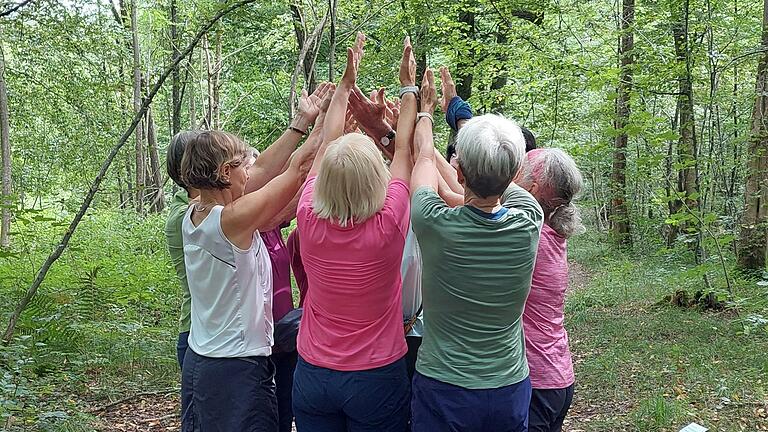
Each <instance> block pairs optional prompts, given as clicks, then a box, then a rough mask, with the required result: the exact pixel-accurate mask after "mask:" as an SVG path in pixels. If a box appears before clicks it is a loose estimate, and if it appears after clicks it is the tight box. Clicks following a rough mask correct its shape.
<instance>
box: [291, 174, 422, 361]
mask: <svg viewBox="0 0 768 432" xmlns="http://www.w3.org/2000/svg"><path fill="white" fill-rule="evenodd" d="M314 186H315V177H314V176H313V177H310V178H309V179H307V182H306V184H305V187H304V191H303V192H302V194H301V198H300V199H299V206H298V210H297V212H296V220H297V224H298V228H297V229H298V230H299V235H300V237H301V258H302V261H303V263H304V270H305V271H306V273H307V279H308V281H309V290H308V291H307V295H306V299H305V302H304V315H303V316H302V318H301V326H300V327H299V338H298V351H299V354H301V357H302V358H304V360H306V361H307V362H308V363H310V364H313V365H315V366H319V367H324V368H328V369H334V370H339V371H357V370H367V369H373V368H377V367H381V366H386V365H388V364H390V363H393V362H394V361H396V360H398V359H400V358H401V357H403V356H404V355H405V353H406V352H407V351H408V347H407V346H406V344H405V337H404V336H403V307H402V300H401V286H402V284H401V281H400V262H401V260H402V258H403V247H404V246H405V237H406V234H407V233H408V223H409V217H410V198H409V192H408V185H406V184H405V182H403V181H402V180H397V179H393V180H392V181H390V183H389V186H388V187H387V197H386V200H385V201H384V207H383V208H382V209H381V210H379V212H378V213H376V214H375V215H373V216H371V217H370V218H368V219H367V220H366V221H364V222H363V223H360V224H354V225H353V224H350V225H349V226H347V227H341V226H339V225H338V224H337V223H335V222H330V221H329V220H327V219H320V218H318V217H317V215H316V214H315V213H314V212H313V209H312V195H313V191H314V189H315V187H314Z"/></svg>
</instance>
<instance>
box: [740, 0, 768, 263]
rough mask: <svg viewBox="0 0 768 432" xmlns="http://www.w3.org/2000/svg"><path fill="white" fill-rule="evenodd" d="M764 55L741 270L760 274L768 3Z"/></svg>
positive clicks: (765, 234)
mask: <svg viewBox="0 0 768 432" xmlns="http://www.w3.org/2000/svg"><path fill="white" fill-rule="evenodd" d="M761 48H762V53H761V55H760V60H759V63H758V65H757V80H756V84H755V91H756V93H755V103H754V106H753V107H752V122H751V123H752V128H751V131H750V137H749V149H748V151H747V154H748V162H747V178H746V182H745V187H744V213H743V214H742V216H741V236H740V240H741V241H740V245H739V257H738V263H739V267H741V268H742V269H745V270H751V271H760V270H765V268H766V261H767V260H766V254H768V0H764V2H763V31H762V46H761Z"/></svg>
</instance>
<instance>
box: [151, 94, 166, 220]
mask: <svg viewBox="0 0 768 432" xmlns="http://www.w3.org/2000/svg"><path fill="white" fill-rule="evenodd" d="M147 144H148V146H149V165H150V167H151V173H152V175H151V177H150V178H151V180H152V189H153V193H152V210H153V211H154V212H155V213H160V212H161V211H163V208H165V195H164V194H163V173H162V171H160V156H159V155H158V152H157V134H156V133H155V119H154V116H153V115H152V109H148V110H147Z"/></svg>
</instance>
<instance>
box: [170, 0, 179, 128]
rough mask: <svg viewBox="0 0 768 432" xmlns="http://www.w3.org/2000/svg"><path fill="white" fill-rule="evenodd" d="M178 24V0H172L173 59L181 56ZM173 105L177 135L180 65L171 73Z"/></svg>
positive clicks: (172, 126) (172, 119)
mask: <svg viewBox="0 0 768 432" xmlns="http://www.w3.org/2000/svg"><path fill="white" fill-rule="evenodd" d="M178 25H179V24H178V16H177V9H176V0H171V59H175V58H176V57H178V56H179V31H178ZM171 106H172V110H173V112H172V114H171V135H176V134H177V133H179V131H180V130H181V80H180V77H179V66H178V65H177V66H176V67H175V68H173V73H172V74H171Z"/></svg>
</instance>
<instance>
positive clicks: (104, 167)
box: [3, 0, 256, 344]
mask: <svg viewBox="0 0 768 432" xmlns="http://www.w3.org/2000/svg"><path fill="white" fill-rule="evenodd" d="M255 1H256V0H239V1H237V2H235V3H232V4H230V5H229V6H226V7H224V8H223V9H221V10H219V12H218V13H216V15H214V16H213V18H211V19H210V20H209V21H208V22H207V23H205V25H203V27H202V28H201V29H200V31H198V32H197V35H195V37H194V38H193V39H192V41H191V42H190V43H189V45H187V47H186V48H185V49H184V50H183V51H182V52H180V53H179V55H178V56H176V58H174V59H173V61H172V62H171V64H170V65H168V66H167V67H166V69H165V71H163V73H162V75H160V77H159V78H158V79H157V82H156V83H155V85H154V86H152V89H151V90H150V91H149V93H148V94H147V97H146V98H144V101H143V102H142V104H141V108H140V109H139V111H138V112H137V113H136V114H135V115H134V117H133V121H132V122H131V125H130V126H129V127H128V129H127V130H126V131H125V132H123V135H122V136H121V137H120V140H119V141H118V142H117V144H115V146H114V147H112V150H110V152H109V154H108V155H107V158H106V160H104V163H102V164H101V168H100V169H99V173H98V175H97V176H96V178H95V179H94V180H93V183H91V187H90V189H89V190H88V194H87V195H86V196H85V200H84V201H83V204H82V205H81V206H80V210H79V211H78V212H77V214H76V215H75V218H74V219H72V222H71V223H70V224H69V227H68V228H67V231H66V232H65V233H64V236H63V237H62V239H61V241H60V242H59V244H58V245H56V248H55V249H54V250H53V252H51V254H50V255H48V258H47V259H46V260H45V262H44V263H43V265H42V267H40V270H39V271H38V272H37V276H35V280H34V281H32V283H31V284H30V285H29V287H28V288H27V292H26V294H25V295H24V297H23V298H22V299H21V300H20V301H19V303H18V304H17V305H16V309H15V310H14V311H13V314H11V317H10V319H9V320H8V327H7V328H6V329H5V334H4V335H3V341H4V343H5V344H8V343H9V342H10V341H11V338H13V333H14V331H15V330H16V323H17V322H18V320H19V317H20V316H21V313H22V312H24V309H26V307H27V305H28V304H29V302H30V301H31V300H32V298H33V297H34V296H35V294H36V293H37V290H38V288H40V285H41V284H42V283H43V280H45V276H46V275H47V274H48V271H49V270H50V269H51V266H52V265H53V263H55V262H56V260H58V259H59V257H61V254H62V253H63V252H64V249H66V248H67V245H68V244H69V241H70V239H71V238H72V235H74V233H75V230H76V229H77V226H78V225H79V224H80V221H81V220H82V219H83V216H85V212H86V211H88V208H89V207H90V206H91V203H92V202H93V198H94V197H95V196H96V193H97V192H98V190H99V186H100V185H101V182H102V181H103V180H104V177H105V176H106V175H107V171H108V170H109V167H110V166H111V165H112V161H113V160H114V159H115V157H116V156H117V153H118V152H119V151H120V149H121V148H122V147H123V145H125V143H126V142H127V141H128V139H129V138H130V137H131V134H133V131H134V130H135V129H136V125H138V124H139V122H140V121H141V118H142V117H143V116H144V113H146V112H147V108H149V105H150V103H152V100H153V99H154V97H155V95H156V94H157V92H158V91H160V88H161V87H162V86H163V83H165V81H166V80H167V79H168V77H169V76H170V75H171V72H172V71H173V69H174V68H175V67H176V66H178V64H179V63H181V61H182V60H183V59H185V58H186V57H187V56H188V55H189V53H190V52H192V50H193V49H194V48H195V47H196V46H197V44H198V43H199V42H200V40H201V39H202V38H203V36H204V35H205V34H206V33H207V32H208V31H209V30H210V29H211V27H213V26H214V25H215V24H216V23H217V22H218V21H219V20H220V19H221V18H222V17H224V16H225V15H227V14H228V13H230V12H232V11H234V10H236V9H239V8H240V7H242V6H245V5H247V4H249V3H253V2H255Z"/></svg>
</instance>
